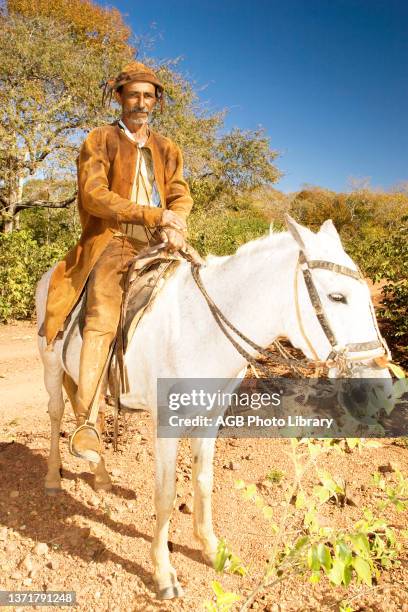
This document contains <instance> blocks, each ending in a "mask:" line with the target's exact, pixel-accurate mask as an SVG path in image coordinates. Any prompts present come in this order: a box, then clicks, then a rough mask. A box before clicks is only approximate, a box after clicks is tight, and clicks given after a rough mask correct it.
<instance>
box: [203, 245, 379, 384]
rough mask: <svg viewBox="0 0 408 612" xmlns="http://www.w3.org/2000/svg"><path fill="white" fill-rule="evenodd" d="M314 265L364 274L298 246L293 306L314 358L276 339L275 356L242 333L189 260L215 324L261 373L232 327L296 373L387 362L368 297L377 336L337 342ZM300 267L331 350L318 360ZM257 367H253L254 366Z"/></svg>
mask: <svg viewBox="0 0 408 612" xmlns="http://www.w3.org/2000/svg"><path fill="white" fill-rule="evenodd" d="M313 269H322V270H330V271H331V272H335V273H337V274H342V275H344V276H349V277H351V278H354V279H355V280H357V281H358V282H362V283H365V280H364V277H363V276H362V274H361V272H360V271H359V270H352V269H351V268H348V267H346V266H342V265H339V264H335V263H333V262H331V261H324V260H319V259H313V260H310V261H308V260H307V258H306V256H305V254H304V252H303V251H302V250H301V249H300V251H299V257H298V261H297V265H296V271H295V278H294V288H295V291H294V294H295V306H296V314H297V320H298V324H299V329H300V331H301V334H302V336H303V338H304V340H305V342H306V344H307V346H308V347H309V349H310V351H311V353H312V355H313V359H298V358H295V357H293V356H292V355H290V354H289V353H288V351H287V350H286V349H285V348H284V347H283V346H282V344H281V343H280V342H279V340H275V341H274V342H273V343H272V346H274V347H275V348H276V349H277V351H278V352H279V353H280V356H278V355H277V354H276V353H275V352H272V351H270V350H269V349H265V348H263V347H262V346H260V345H258V344H256V343H255V342H253V341H252V340H251V339H250V338H248V337H247V336H245V335H244V334H243V333H242V332H240V331H239V330H238V329H237V328H236V327H235V326H234V325H233V324H232V323H231V322H230V321H229V320H228V319H227V318H226V317H225V315H224V314H223V313H222V312H221V310H220V309H219V308H218V306H217V305H216V304H215V303H214V301H213V300H212V298H211V297H210V296H209V295H208V293H207V291H206V289H205V287H204V285H203V282H202V279H201V277H200V266H197V265H194V264H192V266H191V273H192V276H193V278H194V280H195V282H196V284H197V286H198V288H199V289H200V291H201V293H202V294H203V296H204V298H205V300H206V302H207V304H208V306H209V308H210V311H211V313H212V315H213V317H214V319H215V321H216V322H217V324H218V326H219V327H220V329H221V330H222V332H223V333H224V335H225V336H226V337H227V338H228V340H229V341H230V342H231V343H232V344H233V346H234V347H235V348H236V350H237V351H238V352H239V353H240V354H241V355H242V356H243V357H244V358H245V359H246V361H248V362H249V363H250V364H251V365H252V366H253V367H254V368H259V369H260V370H263V373H264V374H265V375H266V376H270V373H268V371H267V369H266V368H264V367H263V366H262V365H261V364H259V362H258V361H257V360H256V359H255V358H254V357H252V355H251V354H250V353H249V352H248V351H247V350H246V349H244V348H243V347H242V346H241V345H240V344H239V343H238V342H237V341H236V340H235V339H234V338H233V336H232V335H231V331H232V332H234V334H236V335H237V336H238V337H239V338H241V340H243V341H244V342H245V343H246V344H248V345H249V346H250V347H251V348H253V349H255V350H256V351H257V352H258V353H259V354H260V355H263V356H264V357H267V358H268V359H269V360H270V361H271V362H273V363H275V364H279V365H280V364H285V365H287V366H289V367H290V368H291V369H293V370H294V371H296V373H298V374H300V375H303V373H302V369H310V368H312V369H315V370H319V369H323V368H334V367H335V368H337V370H338V375H339V376H350V373H351V371H352V369H353V362H357V361H358V362H360V361H369V360H376V361H378V365H380V366H381V367H386V364H387V363H388V362H390V361H391V354H390V351H389V348H388V346H387V343H386V342H385V340H384V338H383V337H382V336H381V334H380V331H379V329H378V325H377V321H376V318H375V314H374V309H373V306H372V303H371V300H370V301H369V305H370V314H371V317H372V321H373V324H374V329H375V330H376V334H377V340H373V341H369V342H357V343H348V344H345V345H343V346H342V345H340V344H339V342H338V341H337V339H336V336H335V334H334V332H333V330H332V328H331V326H330V323H329V321H328V318H327V316H326V314H325V312H324V309H323V305H322V302H321V300H320V297H319V294H318V292H317V289H316V286H315V284H314V282H313V276H312V273H311V270H313ZM299 270H300V271H301V272H302V274H303V279H304V281H305V284H306V288H307V292H308V295H309V298H310V302H311V304H312V306H313V309H314V312H315V315H316V317H317V319H318V321H319V323H320V327H321V328H322V330H323V332H324V334H325V335H326V338H327V340H328V341H329V343H330V346H331V351H330V353H329V355H328V357H327V358H326V359H325V360H324V361H321V360H319V358H318V355H317V353H316V351H315V349H314V347H313V345H312V343H311V342H310V340H309V338H308V336H307V334H306V332H305V330H304V326H303V322H302V317H301V312H300V306H299V300H298V276H299ZM255 371H256V370H255Z"/></svg>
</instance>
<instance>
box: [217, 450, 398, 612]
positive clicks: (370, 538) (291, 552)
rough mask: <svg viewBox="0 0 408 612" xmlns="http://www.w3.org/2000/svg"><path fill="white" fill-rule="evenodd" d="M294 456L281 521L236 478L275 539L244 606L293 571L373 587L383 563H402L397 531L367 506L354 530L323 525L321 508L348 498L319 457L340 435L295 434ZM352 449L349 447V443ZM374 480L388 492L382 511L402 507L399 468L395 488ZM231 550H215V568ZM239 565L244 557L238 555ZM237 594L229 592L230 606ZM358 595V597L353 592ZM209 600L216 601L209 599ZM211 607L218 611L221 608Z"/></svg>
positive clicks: (336, 583) (225, 564) (386, 565)
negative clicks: (307, 484) (307, 483)
mask: <svg viewBox="0 0 408 612" xmlns="http://www.w3.org/2000/svg"><path fill="white" fill-rule="evenodd" d="M290 444H291V452H290V456H291V458H292V462H293V474H294V475H293V480H292V481H291V482H290V483H289V484H288V487H287V489H286V491H285V504H284V506H283V508H280V513H279V519H278V522H275V520H274V517H275V511H274V508H273V507H272V506H270V505H269V504H268V503H266V502H265V500H264V499H263V497H262V496H261V495H260V494H259V493H258V491H257V487H256V485H255V484H246V483H245V482H244V481H243V480H238V481H236V483H235V484H236V488H237V489H238V490H240V491H241V492H242V495H243V497H244V499H246V500H248V501H251V502H252V503H254V504H255V505H256V506H257V507H258V509H259V510H260V512H262V515H263V516H264V518H265V519H266V520H267V522H268V524H269V528H270V530H271V532H272V534H273V537H274V541H273V544H272V550H271V553H270V555H269V559H268V562H267V565H266V567H265V569H264V574H263V577H262V580H261V581H260V582H259V583H258V585H257V586H256V587H255V588H254V589H253V591H252V592H251V594H250V595H249V596H247V597H246V598H245V601H244V603H243V605H242V606H241V608H240V610H241V611H244V610H247V609H248V608H249V607H251V604H252V603H253V602H254V601H255V599H256V597H257V596H258V595H259V594H260V593H261V592H262V591H264V590H266V589H268V588H269V589H270V588H272V587H273V586H274V585H276V584H278V583H279V582H282V581H283V580H286V579H287V578H289V577H290V576H293V575H298V576H304V577H307V578H308V580H309V581H310V582H311V583H312V584H314V583H316V582H318V581H320V580H321V579H322V578H323V577H326V578H327V579H328V581H329V583H330V584H332V585H334V586H340V585H342V586H344V587H346V588H347V587H348V586H349V585H350V584H352V583H353V582H356V583H357V584H364V585H366V586H368V587H371V586H372V584H373V581H375V580H377V579H378V577H379V575H380V573H381V570H382V569H383V568H390V567H392V566H394V565H398V563H399V561H398V551H399V544H398V543H397V540H396V533H395V530H394V529H393V528H391V527H390V526H389V525H388V523H387V521H386V520H385V519H384V518H382V517H381V516H376V515H375V514H374V513H373V512H372V511H370V510H368V509H363V511H362V518H361V519H360V520H359V521H357V522H356V523H355V524H354V526H353V527H352V528H351V529H342V528H339V527H326V526H325V527H322V526H321V524H320V518H319V517H320V512H321V508H322V506H324V504H326V503H327V502H328V501H330V500H331V499H335V500H336V501H340V496H343V498H345V489H346V485H345V483H341V482H340V481H339V479H337V478H335V477H333V476H332V475H331V474H329V473H328V472H327V471H322V470H321V469H320V468H319V465H318V460H319V459H320V458H321V457H322V456H324V454H326V453H333V452H337V453H341V452H344V451H343V450H342V446H341V441H336V440H330V439H327V440H322V441H318V440H306V439H302V440H296V439H291V440H290ZM349 452H350V448H349ZM310 471H314V472H315V474H316V476H317V477H318V479H319V482H320V484H318V485H316V486H315V487H314V488H313V490H312V493H311V494H310V495H307V494H306V492H305V489H304V486H303V480H304V476H305V474H306V473H310ZM375 483H376V485H377V486H379V487H380V488H381V490H382V491H384V492H385V494H386V496H387V501H386V502H385V503H384V502H380V504H379V510H383V509H384V508H385V507H386V506H387V505H388V504H394V505H395V506H396V508H397V509H400V510H401V509H402V506H401V504H402V503H405V498H406V495H407V480H406V479H405V478H404V477H403V476H402V474H400V473H397V484H396V486H394V487H392V486H390V485H389V484H386V483H385V482H383V479H382V478H381V476H380V475H378V476H376V478H375ZM228 553H229V551H228V549H227V554H226V553H225V543H224V542H223V544H222V546H221V552H220V554H219V555H217V570H218V571H219V570H220V568H222V567H224V569H225V570H228V569H229V568H228V559H229V554H228ZM239 564H240V565H241V564H242V562H241V561H240V560H239ZM234 595H235V596H236V597H238V595H237V594H236V593H229V596H230V598H231V599H230V601H231V604H230V607H229V608H228V607H227V608H225V607H224V608H223V610H228V609H231V606H232V604H233V602H234V601H236V600H234V599H233V596H234ZM353 598H354V597H353ZM207 605H213V606H215V604H211V603H210V602H208V604H207ZM341 605H342V608H341V609H343V610H352V607H351V606H350V605H349V604H348V603H347V602H342V604H341ZM207 609H211V610H217V609H218V608H217V607H213V608H210V607H208V608H207Z"/></svg>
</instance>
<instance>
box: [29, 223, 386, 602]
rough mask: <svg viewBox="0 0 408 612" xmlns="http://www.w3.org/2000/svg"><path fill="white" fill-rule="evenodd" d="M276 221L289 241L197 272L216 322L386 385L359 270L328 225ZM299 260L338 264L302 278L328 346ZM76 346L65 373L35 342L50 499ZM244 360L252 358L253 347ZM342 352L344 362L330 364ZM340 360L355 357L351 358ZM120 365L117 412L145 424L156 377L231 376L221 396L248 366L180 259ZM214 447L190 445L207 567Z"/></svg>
mask: <svg viewBox="0 0 408 612" xmlns="http://www.w3.org/2000/svg"><path fill="white" fill-rule="evenodd" d="M286 221H287V226H288V230H289V231H287V232H283V233H271V234H270V235H268V236H266V237H264V238H260V239H258V240H254V241H252V242H249V243H248V244H245V245H243V246H242V247H240V248H239V249H238V251H237V252H236V254H235V255H232V256H229V257H208V258H207V262H206V266H204V267H203V268H202V269H201V278H202V281H203V284H204V286H205V288H206V290H207V292H208V293H209V295H210V296H211V297H212V298H213V300H214V301H215V303H216V304H217V305H218V306H219V308H220V309H221V311H222V312H223V313H224V315H225V316H226V317H227V318H228V319H229V320H230V321H231V322H232V323H233V324H234V325H235V326H236V327H237V328H238V329H239V330H240V331H242V332H243V333H244V334H245V335H246V336H247V337H249V338H250V339H251V340H253V341H254V342H256V343H257V344H259V345H261V346H262V347H267V346H269V345H270V344H271V343H272V342H273V341H274V340H275V339H276V338H277V337H279V336H284V337H286V338H288V339H289V340H290V342H291V343H292V345H293V346H295V347H297V348H299V349H300V350H301V351H302V352H303V354H304V355H305V357H306V358H308V359H310V360H320V361H323V362H324V361H327V359H328V357H329V356H330V359H332V364H331V371H330V374H331V375H332V376H336V375H337V374H338V368H339V367H340V364H341V363H343V365H344V363H346V364H349V365H350V368H351V374H350V375H351V376H353V377H354V376H357V377H374V376H375V377H384V378H387V377H388V378H389V373H388V370H387V369H386V368H385V367H380V366H377V365H376V362H375V358H376V357H378V356H379V355H383V354H384V353H385V352H386V349H384V348H383V341H382V339H381V337H380V336H379V332H378V327H377V325H376V321H375V316H374V315H373V308H372V304H371V299H370V293H369V289H368V286H367V284H366V283H365V282H364V281H361V279H360V280H359V279H357V276H358V272H357V267H356V265H355V264H354V263H353V261H352V260H351V259H350V257H349V256H348V255H347V254H346V253H345V252H344V250H343V247H342V245H341V242H340V238H339V235H338V233H337V231H336V229H335V227H334V225H333V223H332V222H331V221H326V222H325V223H324V224H323V225H322V226H321V228H320V230H319V232H318V233H313V232H312V231H310V230H309V229H307V228H305V227H303V226H301V225H299V224H297V223H296V222H295V221H294V220H293V219H292V218H291V217H289V216H287V219H286ZM300 253H301V254H302V253H303V254H304V257H305V259H306V260H307V261H312V260H313V261H314V263H315V264H316V260H320V263H321V261H322V260H323V261H324V262H334V264H337V266H334V267H333V266H331V267H329V268H327V267H326V268H324V267H323V269H321V266H318V265H314V266H311V270H310V275H311V277H312V280H313V284H314V287H315V290H316V292H317V294H318V296H319V299H320V302H321V308H322V310H323V311H324V313H325V316H326V320H327V322H328V324H329V326H330V328H331V331H332V333H333V335H334V336H335V338H336V344H335V346H333V342H330V341H329V339H328V337H327V335H326V333H325V331H324V330H323V327H322V324H321V322H320V321H319V319H318V318H317V316H316V310H315V307H314V306H313V305H312V301H313V300H311V296H310V294H309V292H308V289H307V286H306V282H305V278H304V274H303V269H304V268H305V267H307V264H305V263H304V261H303V263H302V262H300V261H299V254H300ZM317 263H318V262H317ZM319 268H320V269H319ZM347 271H348V272H349V273H347ZM350 271H351V275H350ZM353 275H354V276H355V277H353ZM49 277H50V271H48V272H47V273H46V274H45V275H44V276H43V278H42V279H41V280H40V282H39V285H38V288H37V296H36V303H37V315H38V325H39V326H40V325H41V323H42V321H43V319H44V309H45V302H46V295H47V291H48V283H49ZM80 343H81V339H80V336H79V335H78V336H76V340H75V341H74V342H73V343H71V346H70V349H69V351H68V355H67V358H66V360H65V364H63V362H62V355H61V353H62V340H57V341H56V342H55V343H54V346H53V349H52V350H46V346H45V339H44V338H41V337H40V338H39V349H40V353H41V357H42V360H43V363H44V369H45V385H46V388H47V391H48V393H49V404H48V412H49V415H50V419H51V449H50V456H49V460H48V473H47V476H46V481H45V483H46V487H47V488H48V489H52V490H59V489H60V488H61V478H60V468H61V458H60V453H59V431H60V423H61V418H62V414H63V410H64V402H63V395H62V380H63V376H64V368H65V372H66V374H67V375H68V376H69V377H70V379H71V380H73V381H75V382H77V381H78V370H79V354H80V347H81V344H80ZM353 347H354V348H353ZM348 349H350V350H348ZM250 352H251V355H255V354H256V351H254V350H252V349H250ZM340 355H341V356H342V359H343V361H342V362H341V361H340V360H337V357H338V356H340ZM350 357H353V360H352V361H351V360H349V358H350ZM344 360H346V361H344ZM125 362H126V366H127V370H128V377H129V385H130V394H128V395H127V396H126V398H125V399H126V404H128V405H129V403H133V405H134V407H138V408H140V407H141V406H144V407H145V409H146V410H148V411H150V413H151V415H152V418H153V422H154V424H155V427H156V425H157V389H156V381H157V379H158V378H225V379H230V380H231V379H233V384H232V385H230V388H229V389H225V391H227V392H231V391H233V390H234V388H235V387H236V386H237V385H238V384H239V383H240V380H241V379H242V377H243V376H244V374H245V369H246V366H247V362H246V360H245V358H244V357H243V356H241V355H240V354H239V353H238V352H237V351H236V349H235V348H234V347H233V345H232V344H231V343H230V342H229V341H228V339H227V338H226V337H225V335H224V334H223V333H222V332H221V330H220V328H219V327H218V325H217V323H216V321H215V320H214V318H213V316H212V314H211V312H210V310H209V307H208V305H207V303H206V302H205V300H204V298H203V295H202V294H201V293H200V291H199V290H198V288H197V286H196V284H195V282H194V280H193V278H192V275H191V271H190V265H189V264H188V263H187V262H183V263H182V264H181V265H180V266H179V267H178V269H177V270H176V272H175V273H174V274H173V276H172V277H171V278H170V279H169V280H168V281H167V283H166V285H165V287H164V288H163V289H162V291H161V292H160V294H159V295H158V297H157V299H156V302H155V304H154V307H153V308H152V309H151V310H150V311H149V312H147V313H146V314H145V316H144V317H143V319H142V320H141V322H140V324H139V326H138V328H137V329H136V332H135V335H134V336H133V339H132V340H131V342H130V345H129V347H128V350H127V353H126V358H125ZM384 382H385V381H384ZM214 443H215V439H214V438H206V439H202V438H195V439H192V441H191V445H192V453H193V457H194V460H193V462H192V465H193V487H194V512H193V523H194V534H195V536H196V537H197V538H198V540H199V542H200V544H201V547H202V550H203V554H204V556H205V558H206V559H207V560H208V561H209V562H213V560H214V558H215V555H216V550H217V543H218V540H217V537H216V535H215V533H214V530H213V525H212V514H211V493H212V487H213V453H214ZM177 447H178V440H177V439H174V438H158V437H157V436H156V439H155V461H156V477H155V509H156V516H157V520H156V526H155V533H154V538H153V542H152V548H151V558H152V562H153V566H154V579H155V583H156V586H157V592H158V596H159V597H160V598H163V599H170V598H173V597H177V596H181V595H182V589H181V587H180V584H179V583H178V580H177V576H176V571H175V569H174V568H173V567H172V565H171V563H170V556H169V549H168V545H167V540H168V530H169V521H170V516H171V512H172V510H173V506H174V502H175V498H176V460H177ZM97 477H98V478H99V484H100V485H102V486H103V485H104V484H105V485H106V486H108V485H109V475H108V473H107V472H106V469H105V467H104V465H103V462H101V463H100V464H98V467H97ZM98 478H97V480H98ZM97 484H98V483H97Z"/></svg>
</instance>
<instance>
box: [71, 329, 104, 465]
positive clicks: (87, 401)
mask: <svg viewBox="0 0 408 612" xmlns="http://www.w3.org/2000/svg"><path fill="white" fill-rule="evenodd" d="M111 340H112V338H111V335H110V334H102V335H101V334H100V333H99V332H91V331H88V332H85V333H84V343H83V345H82V350H81V359H80V364H79V382H78V390H77V394H76V417H77V424H78V426H79V427H78V428H77V429H76V430H75V432H74V433H73V434H72V436H71V440H70V450H71V452H72V454H74V455H76V456H77V457H81V458H82V459H86V460H88V461H93V462H94V463H99V461H100V459H101V438H100V436H101V432H100V429H99V427H98V426H95V427H94V426H92V425H87V424H85V421H86V419H87V417H88V413H89V408H90V405H91V403H92V400H93V398H94V396H95V393H96V391H97V387H98V383H99V381H100V378H101V375H102V373H103V369H104V366H105V363H106V360H107V358H108V354H109V347H110V344H111ZM99 393H100V389H98V395H99Z"/></svg>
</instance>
